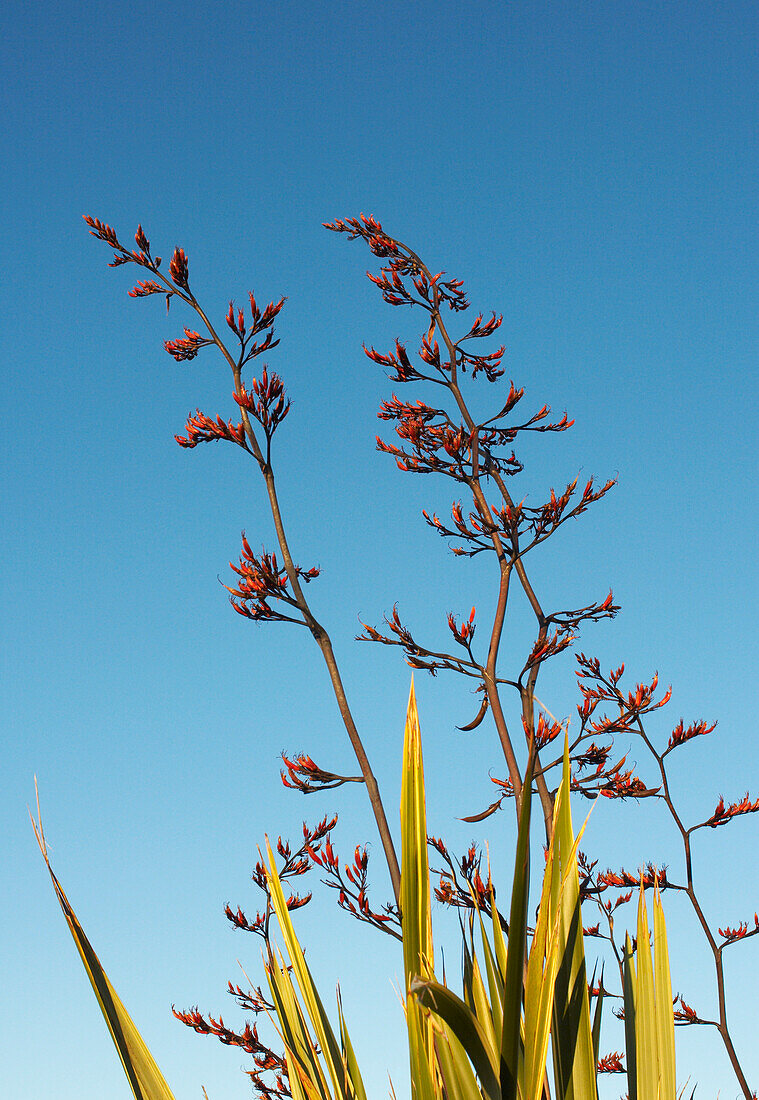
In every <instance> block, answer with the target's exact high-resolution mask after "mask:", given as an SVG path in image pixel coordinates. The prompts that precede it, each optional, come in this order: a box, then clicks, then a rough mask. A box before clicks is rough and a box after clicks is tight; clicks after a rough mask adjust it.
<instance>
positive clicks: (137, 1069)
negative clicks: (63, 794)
mask: <svg viewBox="0 0 759 1100" xmlns="http://www.w3.org/2000/svg"><path fill="white" fill-rule="evenodd" d="M30 816H31V815H30ZM37 816H38V820H37V821H35V820H34V818H32V827H33V829H34V835H35V836H36V837H37V843H38V844H39V846H40V851H41V852H42V858H43V859H44V860H45V864H46V865H47V869H48V871H49V872H50V878H51V880H52V883H53V889H54V890H55V893H56V896H57V898H58V902H59V904H60V907H61V909H62V910H63V915H64V917H65V918H66V924H67V925H68V927H69V931H70V932H71V935H72V936H73V939H74V943H75V944H76V947H77V950H78V952H79V956H80V958H81V960H82V963H83V965H84V969H85V971H86V972H87V977H88V978H89V979H90V984H91V985H92V988H93V990H94V991H95V996H96V997H97V1001H98V1004H99V1005H100V1011H101V1012H102V1013H103V1017H104V1019H105V1022H106V1024H107V1025H108V1030H109V1032H110V1033H111V1038H112V1039H113V1042H114V1045H115V1047H116V1050H117V1051H118V1055H119V1058H120V1059H121V1064H122V1066H123V1067H124V1073H125V1074H126V1075H127V1079H128V1081H129V1084H130V1086H131V1089H132V1092H133V1093H134V1096H135V1100H174V1097H173V1094H172V1092H171V1089H170V1088H169V1086H168V1085H167V1084H166V1081H165V1080H164V1078H163V1075H162V1073H161V1071H160V1070H159V1068H158V1066H157V1065H156V1063H155V1060H154V1058H153V1056H152V1054H151V1053H150V1051H149V1050H148V1048H147V1046H146V1045H145V1041H144V1039H143V1038H142V1036H141V1035H140V1033H139V1031H138V1030H137V1028H136V1027H135V1025H134V1023H133V1021H132V1018H131V1016H130V1015H129V1013H128V1012H127V1010H126V1009H125V1008H124V1005H123V1004H122V1002H121V999H120V998H119V996H118V994H117V993H116V990H115V989H114V988H113V986H112V985H111V983H110V981H109V980H108V976H107V974H106V973H105V971H104V970H103V967H102V965H101V963H100V960H99V959H98V957H97V955H96V954H95V951H94V949H93V947H92V944H91V943H90V941H89V940H88V939H87V937H86V935H85V934H84V930H83V929H82V926H81V925H80V923H79V921H78V920H77V917H76V914H75V913H74V910H73V909H72V907H71V903H70V902H69V900H68V898H67V897H66V895H65V893H64V892H63V887H62V886H61V884H60V882H59V881H58V879H57V878H56V877H55V874H54V873H53V868H52V867H51V866H50V859H49V857H48V852H47V844H46V842H45V834H44V832H43V831H42V818H41V816H40V813H39V802H38V803H37Z"/></svg>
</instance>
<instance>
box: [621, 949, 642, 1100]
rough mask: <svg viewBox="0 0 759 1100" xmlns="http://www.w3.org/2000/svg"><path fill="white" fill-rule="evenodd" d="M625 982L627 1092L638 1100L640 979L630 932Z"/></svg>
mask: <svg viewBox="0 0 759 1100" xmlns="http://www.w3.org/2000/svg"><path fill="white" fill-rule="evenodd" d="M623 974H624V982H623V985H622V993H623V995H624V1006H625V1052H626V1054H627V1093H628V1096H629V1100H638V1072H637V1061H636V1053H637V1052H636V1047H635V1027H636V1009H635V999H636V990H637V987H638V979H637V975H636V973H635V958H634V956H633V949H632V940H631V939H630V933H629V932H626V933H625V947H624V953H623Z"/></svg>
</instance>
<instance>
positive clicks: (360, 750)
mask: <svg viewBox="0 0 759 1100" xmlns="http://www.w3.org/2000/svg"><path fill="white" fill-rule="evenodd" d="M192 305H193V308H194V309H195V311H196V312H197V313H198V315H199V316H200V317H201V318H202V320H203V323H204V324H205V326H206V328H207V329H208V332H209V334H210V336H211V339H212V340H213V342H214V343H215V344H216V346H217V347H218V349H219V351H220V352H221V353H222V355H223V356H224V358H225V359H226V360H227V362H228V363H229V365H230V367H231V368H232V373H233V375H234V380H235V392H236V393H237V394H238V396H240V395H241V375H240V364H239V363H238V362H236V361H235V360H234V359H233V357H232V355H231V354H230V353H229V351H228V349H227V347H226V346H225V344H224V342H223V341H222V340H221V338H220V337H219V336H218V334H217V333H216V331H215V329H214V327H213V325H212V324H211V322H210V321H209V319H208V317H207V316H206V315H205V313H204V312H203V310H202V309H201V307H200V305H199V304H198V303H197V301H196V300H195V298H194V297H193V298H192ZM240 412H241V415H242V420H243V426H244V428H245V435H246V438H247V440H248V443H249V445H250V448H251V451H252V453H253V456H254V458H255V459H256V461H257V462H258V465H259V466H260V468H261V472H262V474H263V477H264V482H265V484H266V492H267V494H268V497H269V506H270V508H271V514H272V519H273V520H274V530H275V532H276V535H277V542H278V543H279V548H280V552H281V554H282V561H283V563H284V566H285V570H286V572H287V578H288V580H289V582H290V587H291V589H292V592H293V595H294V597H295V599H296V601H297V604H298V607H299V609H300V611H301V613H302V615H303V619H304V621H305V623H306V626H307V627H308V629H309V630H310V631H311V634H312V635H313V637H314V640H315V641H316V643H317V645H318V646H319V649H320V650H321V652H322V656H323V657H324V661H325V664H326V665H327V672H328V673H329V678H330V682H331V684H332V690H333V691H334V694H335V699H336V700H337V706H338V710H339V711H340V717H341V718H342V720H343V725H344V726H345V729H346V732H347V734H348V738H349V740H350V743H351V746H352V748H353V752H354V753H355V756H356V760H357V761H358V765H359V767H360V769H361V774H362V776H363V779H364V783H365V784H366V789H367V792H368V794H369V801H370V803H371V806H372V811H373V813H374V819H375V821H376V824H377V830H378V832H379V835H380V840H381V842H382V848H383V851H384V853H385V859H386V861H387V867H388V871H389V873H390V881H391V883H392V887H393V895H394V897H395V903H396V905H399V904H400V892H401V872H400V867H399V865H398V857H397V855H396V852H395V846H394V844H393V838H392V835H391V833H390V826H389V825H388V821H387V816H386V814H385V808H384V806H383V804H382V798H381V796H380V791H379V785H378V783H377V780H376V777H375V775H374V772H373V771H372V769H371V765H370V763H369V758H368V756H367V755H366V750H365V748H364V745H363V742H362V740H361V737H360V735H359V732H358V729H357V728H356V723H355V722H354V720H353V715H352V713H351V710H350V707H349V705H348V700H347V697H346V694H345V688H344V686H343V682H342V678H341V676H340V671H339V669H338V666H337V661H336V659H335V654H334V651H333V649H332V642H331V640H330V637H329V635H328V633H327V631H326V630H325V629H324V627H323V626H322V625H321V623H319V622H318V621H317V619H316V617H315V616H314V615H313V613H312V611H311V608H310V606H309V604H308V601H307V599H306V596H305V594H304V592H303V588H302V586H301V583H300V579H299V577H298V571H297V569H296V567H295V563H294V561H293V557H292V554H291V553H290V546H289V544H288V541H287V535H286V533H285V526H284V522H283V520H282V512H281V510H280V507H279V500H278V498H277V488H276V484H275V481H274V471H273V470H272V468H271V465H270V464H269V463H268V461H267V460H266V459H265V458H264V455H263V453H262V451H261V447H260V445H259V443H258V439H257V437H256V433H255V432H254V430H253V426H252V424H251V422H250V417H249V416H248V411H247V409H245V408H241V409H240Z"/></svg>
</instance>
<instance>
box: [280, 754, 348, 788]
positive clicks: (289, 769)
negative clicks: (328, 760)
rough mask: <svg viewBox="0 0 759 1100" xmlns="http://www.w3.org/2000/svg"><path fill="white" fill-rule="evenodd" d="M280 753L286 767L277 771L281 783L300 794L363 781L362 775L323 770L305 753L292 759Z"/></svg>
mask: <svg viewBox="0 0 759 1100" xmlns="http://www.w3.org/2000/svg"><path fill="white" fill-rule="evenodd" d="M281 755H282V762H283V763H284V765H285V768H286V771H280V773H279V774H280V776H281V778H282V783H283V784H284V786H285V787H290V788H291V790H294V791H300V792H301V793H302V794H313V793H314V792H315V791H329V790H333V789H334V788H335V787H342V785H343V783H363V782H364V777H363V776H362V775H337V774H336V773H335V772H327V771H324V769H323V768H320V767H319V765H318V764H315V763H314V761H313V760H312V759H311V757H310V756H307V755H306V754H305V753H298V755H297V756H295V757H293V758H292V759H291V758H290V757H289V756H287V755H286V754H285V753H282V754H281Z"/></svg>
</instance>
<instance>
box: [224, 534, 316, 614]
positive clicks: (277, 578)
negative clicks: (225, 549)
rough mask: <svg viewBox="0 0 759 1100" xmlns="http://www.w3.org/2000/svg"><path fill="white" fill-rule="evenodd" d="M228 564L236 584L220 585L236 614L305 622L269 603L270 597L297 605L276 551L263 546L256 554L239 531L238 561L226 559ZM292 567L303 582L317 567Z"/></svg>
mask: <svg viewBox="0 0 759 1100" xmlns="http://www.w3.org/2000/svg"><path fill="white" fill-rule="evenodd" d="M229 567H230V569H232V570H234V572H235V573H237V575H238V577H240V580H239V581H238V583H237V587H236V588H230V587H229V585H226V584H225V585H224V587H225V588H226V590H227V592H229V593H230V596H231V600H230V602H231V604H232V607H234V609H235V611H237V613H238V614H240V615H244V616H245V618H247V619H253V620H254V621H260V620H262V619H264V620H266V621H268V622H289V623H299V624H300V625H305V623H304V620H303V619H302V618H301V617H298V618H294V617H293V616H292V615H286V614H284V613H283V612H281V611H279V610H278V609H276V608H274V607H272V605H271V601H272V600H275V601H277V602H279V603H283V604H285V605H286V606H288V607H291V608H293V609H295V610H299V607H300V605H299V604H298V601H297V600H296V599H295V597H294V596H293V595H292V593H291V592H290V590H289V587H288V585H289V579H288V576H287V570H286V569H285V567H284V566H280V565H279V564H278V563H277V555H276V554H274V553H271V554H270V553H267V551H265V550H264V551H262V553H261V556H260V557H256V555H255V554H254V553H253V551H252V550H251V548H250V544H249V543H248V540H247V539H246V538H245V534H244V532H243V536H242V556H241V557H240V563H239V565H233V564H232V562H230V563H229ZM294 568H295V573H296V575H297V577H298V579H299V580H302V581H305V582H306V583H308V581H312V580H313V579H314V578H315V577H318V576H319V570H318V569H316V568H315V567H314V568H311V569H301V568H300V566H295V567H294Z"/></svg>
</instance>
